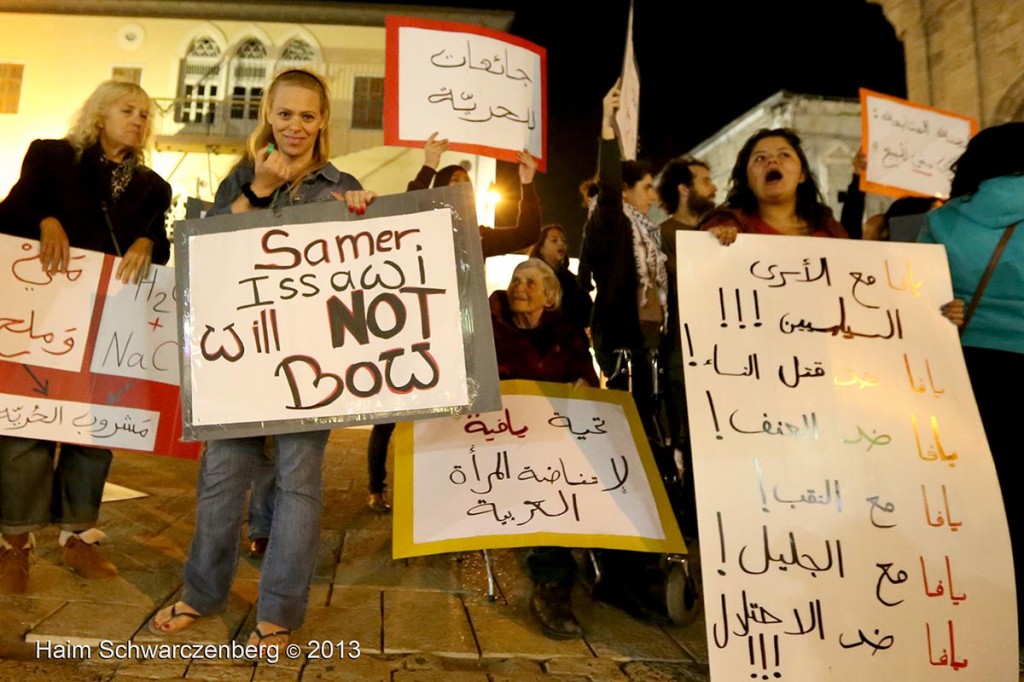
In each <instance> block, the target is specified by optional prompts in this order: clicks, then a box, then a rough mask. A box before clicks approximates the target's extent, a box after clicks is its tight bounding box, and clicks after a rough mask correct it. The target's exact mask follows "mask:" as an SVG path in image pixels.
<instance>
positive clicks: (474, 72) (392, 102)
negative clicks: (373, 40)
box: [384, 16, 547, 171]
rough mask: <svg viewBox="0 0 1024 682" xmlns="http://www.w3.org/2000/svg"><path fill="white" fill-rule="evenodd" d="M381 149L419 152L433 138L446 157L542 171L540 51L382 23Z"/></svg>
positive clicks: (512, 42) (418, 25)
mask: <svg viewBox="0 0 1024 682" xmlns="http://www.w3.org/2000/svg"><path fill="white" fill-rule="evenodd" d="M386 60H387V62H386V70H385V82H384V143H385V144H389V145H399V146H407V147H422V146H423V143H424V142H425V141H426V139H427V138H428V137H430V135H431V134H432V133H434V132H438V133H439V134H440V136H441V137H442V138H447V139H448V140H449V141H450V144H449V148H450V149H452V150H454V151H462V152H470V153H472V154H480V155H482V156H491V157H494V158H496V159H501V160H503V161H512V162H515V161H517V160H518V158H517V157H516V152H518V151H520V150H522V149H526V150H527V151H528V152H530V154H532V155H533V156H534V157H535V158H536V159H537V167H538V168H539V169H540V170H542V171H543V170H545V169H546V168H547V51H546V50H545V49H544V48H542V47H540V46H538V45H534V44H533V43H531V42H528V41H526V40H523V39H522V38H518V37H516V36H512V35H509V34H507V33H500V32H498V31H493V30H490V29H485V28H481V27H479V26H473V25H470V24H453V23H449V22H443V21H429V20H423V19H413V18H411V17H397V16H389V17H388V18H387V56H386Z"/></svg>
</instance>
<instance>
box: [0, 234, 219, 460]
mask: <svg viewBox="0 0 1024 682" xmlns="http://www.w3.org/2000/svg"><path fill="white" fill-rule="evenodd" d="M119 263H120V259H119V258H115V257H113V256H106V255H104V254H102V253H98V252H95V251H86V250H83V249H71V262H70V265H69V267H68V269H67V271H66V272H59V273H52V274H51V273H47V272H45V271H44V270H43V268H42V265H41V263H40V261H39V242H37V241H35V240H32V239H21V238H17V237H10V236H7V235H0V290H2V291H3V292H4V298H3V300H2V301H0V385H2V386H3V388H2V389H0V437H3V436H18V437H22V438H37V439H41V440H52V441H57V442H64V443H78V444H82V445H93V446H96V447H109V448H119V449H126V450H142V451H146V452H155V453H157V454H165V455H172V456H178V457H193V458H194V457H196V456H197V455H198V450H199V449H198V447H197V446H196V445H194V444H185V443H181V442H180V437H181V419H180V414H179V401H178V377H179V374H180V372H179V367H178V342H177V336H176V334H175V329H174V320H175V318H176V316H177V311H176V306H177V303H176V299H177V295H176V293H175V289H174V273H173V271H172V270H171V269H170V268H165V267H163V266H159V265H153V266H151V267H150V271H149V273H148V274H147V276H146V277H145V278H144V279H143V280H142V281H140V282H138V283H131V284H124V283H122V282H121V281H120V280H118V279H116V278H114V277H113V275H112V273H113V272H115V271H116V269H117V265H118V264H119Z"/></svg>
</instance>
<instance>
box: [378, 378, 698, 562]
mask: <svg viewBox="0 0 1024 682" xmlns="http://www.w3.org/2000/svg"><path fill="white" fill-rule="evenodd" d="M501 394H502V409H501V410H499V411H495V412H490V413H479V414H470V415H466V416H458V417H450V418H446V419H432V420H427V421H418V422H415V423H412V424H399V425H398V429H397V433H396V441H395V490H396V494H395V532H394V545H393V555H394V557H395V558H399V557H406V556H417V555H422V554H437V553H441V552H459V551H465V550H475V549H487V548H494V547H532V546H536V545H560V546H565V547H607V548H612V549H632V550H637V551H649V552H685V551H686V550H685V548H684V545H683V540H682V536H681V535H680V534H679V528H678V526H677V525H676V521H675V517H674V516H673V514H672V510H671V508H670V506H669V503H668V498H667V497H666V495H665V488H664V486H663V485H662V482H661V478H660V477H659V475H658V470H657V466H656V464H655V463H654V458H653V456H652V455H651V451H650V448H649V446H648V443H647V438H646V436H645V435H644V431H643V427H642V426H641V424H640V418H639V416H638V415H637V412H636V406H635V405H634V403H633V399H632V396H630V394H629V393H626V392H625V391H602V390H598V389H592V388H581V389H573V388H570V387H569V386H568V385H563V384H552V383H544V382H535V381H503V382H501ZM410 501H411V503H410Z"/></svg>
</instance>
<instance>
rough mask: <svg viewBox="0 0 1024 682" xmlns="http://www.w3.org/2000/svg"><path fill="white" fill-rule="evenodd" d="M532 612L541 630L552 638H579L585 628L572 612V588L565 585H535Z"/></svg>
mask: <svg viewBox="0 0 1024 682" xmlns="http://www.w3.org/2000/svg"><path fill="white" fill-rule="evenodd" d="M530 613H532V614H533V617H534V618H536V619H537V623H538V624H539V625H540V629H541V632H543V633H544V634H545V635H546V636H547V637H550V638H551V639H579V638H580V637H582V636H583V628H581V627H580V624H579V623H578V622H576V616H575V615H574V614H573V612H572V588H570V587H568V586H564V585H551V586H545V585H534V586H533V594H531V595H530Z"/></svg>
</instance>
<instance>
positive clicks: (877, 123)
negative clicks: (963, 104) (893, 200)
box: [860, 88, 978, 198]
mask: <svg viewBox="0 0 1024 682" xmlns="http://www.w3.org/2000/svg"><path fill="white" fill-rule="evenodd" d="M860 110H861V128H862V133H861V135H862V139H863V141H864V142H863V145H864V149H865V150H866V156H867V168H866V170H865V173H864V174H863V175H862V176H861V179H860V188H861V190H862V191H864V192H874V193H876V194H885V195H888V196H893V197H904V196H908V195H918V196H928V197H942V198H946V197H948V196H949V185H950V182H952V180H953V171H952V170H950V166H951V165H952V164H953V162H954V161H956V160H957V159H958V158H960V155H961V154H963V153H964V150H965V149H967V142H968V141H969V140H970V139H971V137H973V136H974V134H975V133H976V132H978V122H977V121H975V120H974V119H972V118H969V117H967V116H961V115H959V114H955V113H952V112H948V111H942V110H940V109H934V108H932V107H928V106H924V105H922V104H917V103H914V102H909V101H907V100H904V99H898V98H896V97H890V96H889V95H883V94H881V93H878V92H872V91H871V90H865V89H864V88H861V90H860Z"/></svg>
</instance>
